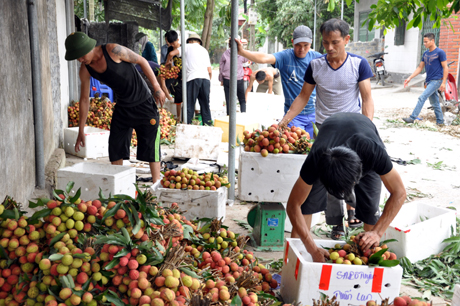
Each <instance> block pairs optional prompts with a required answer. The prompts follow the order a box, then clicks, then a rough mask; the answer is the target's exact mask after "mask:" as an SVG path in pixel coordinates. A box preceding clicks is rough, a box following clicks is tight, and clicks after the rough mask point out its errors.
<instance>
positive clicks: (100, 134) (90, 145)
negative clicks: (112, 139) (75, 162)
mask: <svg viewBox="0 0 460 306" xmlns="http://www.w3.org/2000/svg"><path fill="white" fill-rule="evenodd" d="M78 130H79V127H72V128H65V129H64V150H65V152H66V153H69V154H72V155H75V156H79V157H82V158H98V157H106V156H109V136H110V131H107V130H103V129H98V128H95V127H90V126H85V130H84V131H85V146H84V147H80V151H79V152H78V153H77V152H75V142H76V141H77V137H78Z"/></svg>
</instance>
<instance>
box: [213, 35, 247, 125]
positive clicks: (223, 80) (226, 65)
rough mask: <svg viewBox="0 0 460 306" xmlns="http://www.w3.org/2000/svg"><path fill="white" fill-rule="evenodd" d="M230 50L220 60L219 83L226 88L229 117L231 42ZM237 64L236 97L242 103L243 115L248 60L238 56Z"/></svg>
mask: <svg viewBox="0 0 460 306" xmlns="http://www.w3.org/2000/svg"><path fill="white" fill-rule="evenodd" d="M228 47H229V48H228V49H227V50H225V52H224V54H222V57H221V58H220V62H219V81H220V85H221V86H224V92H225V102H226V103H225V105H226V107H227V116H228V115H229V103H230V56H231V49H230V48H231V47H232V44H231V41H230V40H229V41H228ZM237 58H238V63H237V68H236V71H237V75H236V95H237V97H238V101H239V102H240V111H241V112H242V113H245V112H246V100H247V96H245V95H244V80H243V78H244V70H243V63H245V62H247V61H248V60H247V58H244V57H242V56H241V55H238V57H237Z"/></svg>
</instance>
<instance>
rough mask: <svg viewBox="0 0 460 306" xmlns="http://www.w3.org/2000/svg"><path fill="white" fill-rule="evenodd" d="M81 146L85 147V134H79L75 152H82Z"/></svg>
mask: <svg viewBox="0 0 460 306" xmlns="http://www.w3.org/2000/svg"><path fill="white" fill-rule="evenodd" d="M80 146H82V147H84V146H85V133H80V132H79V133H78V137H77V141H76V142H75V152H77V153H78V152H80Z"/></svg>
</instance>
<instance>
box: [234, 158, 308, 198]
mask: <svg viewBox="0 0 460 306" xmlns="http://www.w3.org/2000/svg"><path fill="white" fill-rule="evenodd" d="M306 158H307V155H303V154H268V156H267V157H263V156H262V155H260V153H255V152H246V151H244V150H241V154H240V161H239V166H238V169H239V171H238V198H239V199H240V200H241V201H253V202H263V201H266V202H287V200H288V198H289V194H290V193H291V190H292V187H293V186H294V184H295V182H296V181H297V179H298V178H299V175H300V169H301V168H302V165H303V163H304V161H305V159H306Z"/></svg>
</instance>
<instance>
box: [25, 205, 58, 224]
mask: <svg viewBox="0 0 460 306" xmlns="http://www.w3.org/2000/svg"><path fill="white" fill-rule="evenodd" d="M51 211H52V209H49V208H46V209H42V210H39V211H37V212H36V213H34V214H33V215H32V217H30V219H29V220H27V223H28V224H37V223H38V222H39V221H40V219H43V218H44V217H46V216H49V215H50V214H51Z"/></svg>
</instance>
